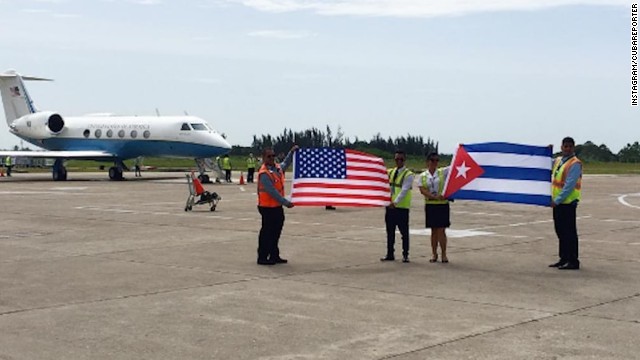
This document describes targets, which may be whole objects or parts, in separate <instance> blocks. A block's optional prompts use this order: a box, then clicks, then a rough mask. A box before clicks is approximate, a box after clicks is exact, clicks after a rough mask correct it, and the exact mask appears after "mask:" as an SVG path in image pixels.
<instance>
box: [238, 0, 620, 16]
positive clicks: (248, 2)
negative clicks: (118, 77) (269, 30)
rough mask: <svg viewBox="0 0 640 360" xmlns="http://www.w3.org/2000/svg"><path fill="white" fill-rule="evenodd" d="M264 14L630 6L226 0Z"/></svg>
mask: <svg viewBox="0 0 640 360" xmlns="http://www.w3.org/2000/svg"><path fill="white" fill-rule="evenodd" d="M227 1H228V2H231V3H239V4H242V5H245V6H248V7H251V8H254V9H256V10H260V11H265V12H292V11H305V10H306V11H312V12H315V13H318V14H322V15H356V16H393V17H435V16H451V15H461V14H467V13H477V12H492V11H522V10H538V9H544V8H550V7H558V6H566V5H609V6H612V5H613V6H628V5H629V1H628V0H493V1H479V0H227Z"/></svg>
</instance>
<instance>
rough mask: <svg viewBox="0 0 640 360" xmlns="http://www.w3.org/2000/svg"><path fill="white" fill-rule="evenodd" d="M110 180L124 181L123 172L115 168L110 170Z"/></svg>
mask: <svg viewBox="0 0 640 360" xmlns="http://www.w3.org/2000/svg"><path fill="white" fill-rule="evenodd" d="M109 179H110V180H122V179H123V178H122V170H120V169H118V168H117V167H115V166H112V167H110V168H109Z"/></svg>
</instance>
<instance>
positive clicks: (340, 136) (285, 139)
mask: <svg viewBox="0 0 640 360" xmlns="http://www.w3.org/2000/svg"><path fill="white" fill-rule="evenodd" d="M293 144H298V145H299V146H300V147H322V146H328V147H343V148H347V149H354V150H360V151H365V152H368V153H371V154H375V155H378V156H387V155H388V154H389V153H393V152H394V151H395V150H396V149H402V150H404V151H405V152H406V153H407V154H408V155H414V156H425V155H426V154H428V153H429V152H432V151H435V152H438V142H437V141H435V140H433V139H431V138H428V137H427V138H426V139H425V138H424V137H423V136H422V135H411V134H407V135H406V136H398V137H395V138H392V137H390V136H389V137H387V138H385V137H383V136H382V135H381V134H380V133H377V134H375V135H374V136H373V137H372V138H371V139H370V140H368V141H367V140H364V139H360V138H358V137H355V138H353V139H351V138H349V137H347V136H345V134H344V132H343V131H342V129H341V128H340V127H338V129H337V130H336V131H333V130H332V129H331V127H329V126H328V125H327V127H326V129H325V130H321V129H318V128H315V127H312V128H310V129H307V130H302V131H293V130H292V129H287V128H285V129H284V130H283V131H282V133H281V134H279V135H275V136H272V135H271V134H266V135H264V134H263V135H253V141H252V143H251V147H242V146H234V147H233V153H234V154H238V155H246V154H248V153H250V152H254V153H256V155H258V156H259V154H258V153H259V152H260V151H261V150H262V149H263V148H265V147H272V148H273V149H274V151H275V152H276V154H279V153H281V152H283V153H286V152H287V151H289V149H291V147H292V146H293ZM449 155H450V154H449ZM576 155H577V156H578V157H579V158H580V159H581V160H582V161H585V162H625V163H639V162H640V143H639V142H638V141H636V142H634V143H633V144H631V143H629V144H627V145H626V146H625V147H623V148H622V149H621V150H620V151H619V152H618V153H617V154H614V153H613V152H612V151H611V150H610V149H609V148H608V147H607V146H606V145H605V144H601V145H596V144H595V143H593V142H591V141H587V142H585V143H584V144H582V145H576ZM444 156H445V157H446V156H447V154H444Z"/></svg>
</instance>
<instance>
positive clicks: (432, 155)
mask: <svg viewBox="0 0 640 360" xmlns="http://www.w3.org/2000/svg"><path fill="white" fill-rule="evenodd" d="M435 156H438V153H437V152H435V151H432V152H430V153H429V154H427V160H431V158H433V157H435Z"/></svg>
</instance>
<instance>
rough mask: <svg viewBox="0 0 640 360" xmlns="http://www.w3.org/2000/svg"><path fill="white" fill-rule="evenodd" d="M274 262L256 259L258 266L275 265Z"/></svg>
mask: <svg viewBox="0 0 640 360" xmlns="http://www.w3.org/2000/svg"><path fill="white" fill-rule="evenodd" d="M275 264H276V262H275V261H273V260H261V259H258V265H275Z"/></svg>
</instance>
